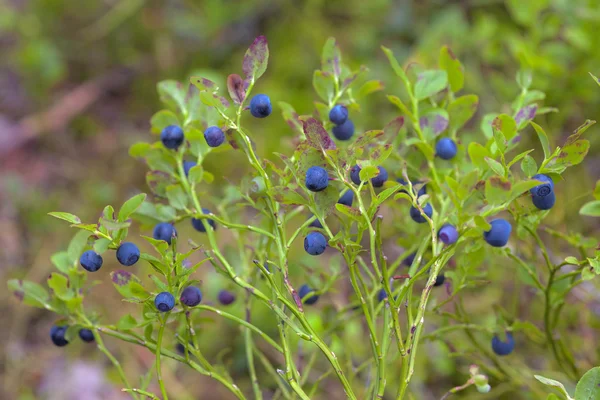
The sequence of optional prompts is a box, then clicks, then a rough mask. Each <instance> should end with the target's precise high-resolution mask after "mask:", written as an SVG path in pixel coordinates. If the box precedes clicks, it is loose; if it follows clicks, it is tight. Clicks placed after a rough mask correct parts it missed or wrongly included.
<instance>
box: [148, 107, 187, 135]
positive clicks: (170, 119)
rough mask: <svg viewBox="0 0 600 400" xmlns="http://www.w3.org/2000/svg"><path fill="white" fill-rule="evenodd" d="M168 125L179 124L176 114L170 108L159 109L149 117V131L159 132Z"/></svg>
mask: <svg viewBox="0 0 600 400" xmlns="http://www.w3.org/2000/svg"><path fill="white" fill-rule="evenodd" d="M169 125H176V126H181V122H180V121H179V118H177V115H176V114H175V113H174V112H173V111H170V110H160V111H159V112H157V113H156V114H154V115H153V116H152V118H151V119H150V126H151V128H150V131H151V132H152V133H155V134H160V133H161V132H162V131H163V129H165V128H166V127H167V126H169Z"/></svg>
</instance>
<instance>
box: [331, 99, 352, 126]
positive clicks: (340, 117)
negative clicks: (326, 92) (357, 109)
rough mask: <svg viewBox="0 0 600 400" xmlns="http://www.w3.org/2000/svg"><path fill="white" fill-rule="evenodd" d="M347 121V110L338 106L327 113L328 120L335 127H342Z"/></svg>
mask: <svg viewBox="0 0 600 400" xmlns="http://www.w3.org/2000/svg"><path fill="white" fill-rule="evenodd" d="M347 119H348V109H347V108H346V107H344V106H342V105H340V104H338V105H337V106H334V107H333V108H332V109H331V111H329V120H330V121H331V122H333V123H334V124H336V125H342V124H343V123H344V122H346V120H347Z"/></svg>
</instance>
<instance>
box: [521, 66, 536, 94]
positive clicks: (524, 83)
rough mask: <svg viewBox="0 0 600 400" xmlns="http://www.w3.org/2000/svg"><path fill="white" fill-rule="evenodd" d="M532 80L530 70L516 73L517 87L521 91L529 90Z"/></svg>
mask: <svg viewBox="0 0 600 400" xmlns="http://www.w3.org/2000/svg"><path fill="white" fill-rule="evenodd" d="M532 80H533V76H532V73H531V69H520V70H519V71H517V85H519V87H520V88H521V89H525V90H527V89H529V87H530V86H531V81H532Z"/></svg>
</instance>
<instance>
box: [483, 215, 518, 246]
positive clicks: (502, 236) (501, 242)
mask: <svg viewBox="0 0 600 400" xmlns="http://www.w3.org/2000/svg"><path fill="white" fill-rule="evenodd" d="M490 225H492V228H491V229H490V230H489V231H487V232H484V233H483V238H484V239H485V241H486V242H488V243H489V244H490V245H492V246H494V247H502V246H505V245H506V243H508V238H509V237H510V232H511V231H512V226H511V225H510V222H508V221H507V220H505V219H502V218H499V219H495V220H493V221H491V222H490Z"/></svg>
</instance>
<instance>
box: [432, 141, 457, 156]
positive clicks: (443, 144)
mask: <svg viewBox="0 0 600 400" xmlns="http://www.w3.org/2000/svg"><path fill="white" fill-rule="evenodd" d="M456 151H457V147H456V143H454V140H452V139H450V138H441V139H440V140H438V142H437V143H436V144H435V154H436V155H437V156H438V157H439V158H441V159H443V160H451V159H453V158H454V156H455V155H456Z"/></svg>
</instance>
